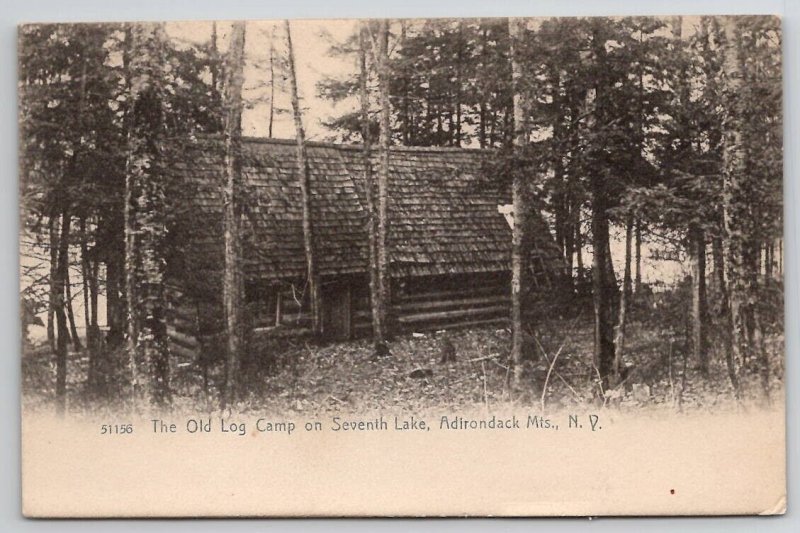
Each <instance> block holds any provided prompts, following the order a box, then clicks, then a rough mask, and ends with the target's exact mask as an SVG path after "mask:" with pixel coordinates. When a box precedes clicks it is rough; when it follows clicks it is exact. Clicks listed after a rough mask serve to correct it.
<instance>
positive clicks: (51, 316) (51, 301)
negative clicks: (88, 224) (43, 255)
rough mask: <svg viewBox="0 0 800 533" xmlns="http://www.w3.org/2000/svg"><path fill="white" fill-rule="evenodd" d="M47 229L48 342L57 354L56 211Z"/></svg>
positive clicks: (57, 226)
mask: <svg viewBox="0 0 800 533" xmlns="http://www.w3.org/2000/svg"><path fill="white" fill-rule="evenodd" d="M47 228H48V232H49V234H50V241H49V242H50V291H49V297H48V305H47V342H48V344H50V350H51V351H52V352H53V353H56V326H55V315H56V305H57V302H56V294H57V292H56V291H57V288H56V281H57V278H58V229H59V225H58V212H57V211H56V209H53V210H52V213H51V214H50V216H49V217H48V221H47Z"/></svg>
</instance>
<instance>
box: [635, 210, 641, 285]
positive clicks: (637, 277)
mask: <svg viewBox="0 0 800 533" xmlns="http://www.w3.org/2000/svg"><path fill="white" fill-rule="evenodd" d="M635 249H636V274H635V277H634V282H633V293H634V294H639V293H640V292H641V290H642V222H641V221H640V220H638V219H637V220H636V246H635Z"/></svg>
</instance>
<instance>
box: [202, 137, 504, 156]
mask: <svg viewBox="0 0 800 533" xmlns="http://www.w3.org/2000/svg"><path fill="white" fill-rule="evenodd" d="M194 136H195V137H197V138H198V139H219V140H222V138H223V137H222V135H221V134H219V133H195V134H194ZM242 141H243V142H245V143H249V144H279V145H284V146H286V145H294V144H296V143H297V141H296V140H295V139H278V138H275V137H254V136H249V135H243V136H242ZM306 146H312V147H316V148H333V149H335V150H342V151H347V152H350V151H356V150H358V151H360V150H363V149H364V145H363V144H360V143H353V144H345V143H334V142H326V141H306ZM391 150H392V151H396V152H442V153H475V154H481V153H487V154H489V153H492V152H495V151H496V149H493V148H466V147H463V146H405V145H392V147H391Z"/></svg>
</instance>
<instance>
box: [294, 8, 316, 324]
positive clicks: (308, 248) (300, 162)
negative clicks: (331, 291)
mask: <svg viewBox="0 0 800 533" xmlns="http://www.w3.org/2000/svg"><path fill="white" fill-rule="evenodd" d="M285 27H286V44H287V46H288V52H289V82H290V85H291V92H292V110H293V112H294V127H295V135H296V138H297V173H298V176H299V179H300V195H301V197H302V203H303V245H304V248H305V254H306V280H307V283H308V290H309V296H310V301H311V329H312V330H313V332H314V334H315V335H320V334H322V305H321V300H320V292H319V272H318V267H317V257H316V250H315V246H314V221H313V220H312V198H311V175H310V172H309V168H308V158H307V157H306V139H305V130H304V129H303V117H302V110H301V109H300V97H299V95H298V90H297V70H296V68H295V59H294V49H293V48H292V33H291V28H290V25H289V21H288V20H286V21H285Z"/></svg>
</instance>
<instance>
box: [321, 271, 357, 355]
mask: <svg viewBox="0 0 800 533" xmlns="http://www.w3.org/2000/svg"><path fill="white" fill-rule="evenodd" d="M322 301H323V316H322V329H323V335H324V336H325V338H326V339H329V340H335V341H344V340H349V339H351V338H352V334H353V321H352V303H351V297H350V285H349V284H346V283H335V284H331V285H328V286H327V287H325V289H324V291H323V295H322Z"/></svg>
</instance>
